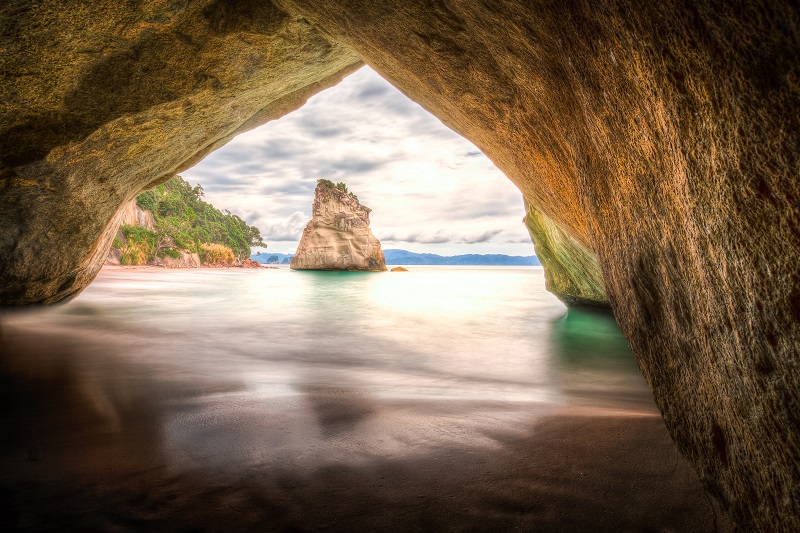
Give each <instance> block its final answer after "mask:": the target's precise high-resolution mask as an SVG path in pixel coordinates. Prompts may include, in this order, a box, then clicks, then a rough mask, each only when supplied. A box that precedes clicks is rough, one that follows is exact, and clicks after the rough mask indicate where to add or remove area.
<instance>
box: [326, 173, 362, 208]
mask: <svg viewBox="0 0 800 533" xmlns="http://www.w3.org/2000/svg"><path fill="white" fill-rule="evenodd" d="M317 184H318V185H324V186H325V187H328V188H329V189H339V190H340V191H342V192H343V193H345V194H348V195H350V197H351V198H353V199H354V200H355V201H356V202H357V201H358V196H356V195H355V194H353V193H351V192H349V191H348V190H347V185H345V183H344V182H343V181H340V182H339V183H336V184H334V183H333V182H332V181H331V180H326V179H324V178H323V179H318V180H317Z"/></svg>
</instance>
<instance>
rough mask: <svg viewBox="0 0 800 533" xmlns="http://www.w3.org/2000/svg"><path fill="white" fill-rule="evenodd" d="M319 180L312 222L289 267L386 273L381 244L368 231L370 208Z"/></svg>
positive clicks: (335, 187) (307, 225)
mask: <svg viewBox="0 0 800 533" xmlns="http://www.w3.org/2000/svg"><path fill="white" fill-rule="evenodd" d="M339 185H340V187H337V186H335V185H334V184H333V183H332V182H330V181H327V180H319V182H318V183H317V188H316V190H315V191H314V206H313V209H312V216H311V220H310V221H309V222H308V224H306V227H305V229H304V230H303V236H302V238H301V239H300V244H299V245H298V247H297V252H295V255H294V257H293V258H292V262H291V265H290V267H291V268H292V269H294V270H367V271H381V270H386V261H385V260H384V257H383V250H382V249H381V243H380V241H378V239H376V238H375V235H373V234H372V230H371V229H369V213H370V211H371V209H370V208H368V207H366V206H363V205H361V203H360V202H359V201H358V198H356V197H355V195H353V194H351V193H349V192H347V188H346V187H345V186H344V184H339Z"/></svg>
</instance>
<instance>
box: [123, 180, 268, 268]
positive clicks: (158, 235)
mask: <svg viewBox="0 0 800 533" xmlns="http://www.w3.org/2000/svg"><path fill="white" fill-rule="evenodd" d="M203 196H204V195H203V187H202V186H200V185H197V186H196V187H192V186H191V185H189V183H188V182H186V181H185V180H184V179H183V178H181V177H180V176H175V177H174V178H172V179H171V180H169V181H167V182H166V183H163V184H161V185H159V186H157V187H156V188H154V189H152V190H149V191H146V192H143V193H142V194H140V195H139V196H138V197H137V198H136V203H137V204H138V205H139V207H141V208H142V209H145V210H147V211H150V212H151V213H152V214H153V219H154V221H155V224H154V231H151V230H149V229H147V228H145V227H142V226H128V225H123V226H122V227H121V228H120V231H121V232H122V235H123V236H124V237H125V242H122V241H121V240H120V239H117V240H115V242H114V248H117V249H119V250H120V262H121V263H122V264H129V265H140V264H145V263H147V262H149V261H152V260H154V259H155V258H156V257H160V258H163V257H166V256H169V257H173V258H175V257H178V256H180V253H179V250H187V251H189V252H192V253H194V252H197V253H199V254H200V257H201V259H202V260H203V261H204V262H208V263H222V262H228V263H230V262H233V261H235V260H236V259H240V260H241V259H244V258H247V257H249V256H250V247H251V246H266V244H265V243H264V242H263V239H262V238H261V232H260V231H259V229H258V228H256V227H254V226H250V225H248V224H247V222H245V221H244V220H242V219H241V218H240V217H238V216H237V215H234V214H233V213H231V212H230V211H227V210H225V211H220V210H219V209H217V208H216V207H214V206H213V205H211V204H209V203H208V202H206V201H204V200H203ZM223 248H224V249H227V252H225V251H224V250H223Z"/></svg>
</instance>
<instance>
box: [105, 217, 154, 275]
mask: <svg viewBox="0 0 800 533" xmlns="http://www.w3.org/2000/svg"><path fill="white" fill-rule="evenodd" d="M120 232H121V233H122V236H123V238H124V241H123V240H122V239H119V238H116V239H114V243H115V245H117V244H118V245H119V251H120V257H119V262H120V263H121V264H123V265H146V264H147V263H148V261H150V260H151V259H152V258H153V256H154V254H155V248H156V244H157V242H158V235H156V233H155V232H153V231H150V230H149V229H147V228H144V227H142V226H128V225H123V226H121V227H120Z"/></svg>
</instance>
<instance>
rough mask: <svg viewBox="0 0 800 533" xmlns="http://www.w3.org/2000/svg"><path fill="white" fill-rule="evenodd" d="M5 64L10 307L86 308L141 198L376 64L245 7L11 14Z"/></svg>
mask: <svg viewBox="0 0 800 533" xmlns="http://www.w3.org/2000/svg"><path fill="white" fill-rule="evenodd" d="M0 57H2V58H3V60H2V61H1V62H0V73H1V74H0V95H2V98H0V258H2V259H1V260H0V303H2V304H3V305H23V304H31V303H41V304H47V303H54V302H58V301H63V300H67V299H69V298H72V297H74V296H75V295H77V294H78V293H79V292H80V291H81V290H82V289H83V288H84V287H86V285H88V284H89V283H90V282H91V280H92V279H93V278H94V276H95V275H96V274H97V271H98V270H99V268H100V267H101V266H102V264H103V262H104V261H105V259H106V256H107V255H108V250H109V248H110V246H111V243H112V241H113V239H114V235H115V234H116V228H117V224H118V221H119V218H118V216H117V215H118V214H119V211H120V210H121V209H122V208H123V206H125V205H126V204H127V203H128V202H129V201H130V200H132V199H133V198H135V197H136V195H137V194H139V192H141V191H142V190H145V189H148V188H151V187H153V186H155V185H156V184H158V183H161V182H163V181H166V180H168V179H169V178H171V177H173V176H174V175H175V174H177V173H178V172H180V171H181V170H183V169H186V168H189V167H191V166H192V165H194V164H195V163H197V162H198V161H199V160H201V159H202V158H203V157H204V156H205V155H206V154H208V153H209V152H211V151H213V150H214V149H216V148H218V147H220V146H222V145H223V144H225V143H226V142H227V141H228V140H230V139H232V138H233V137H234V136H235V135H236V134H238V133H240V132H242V131H246V130H248V129H252V128H254V127H256V126H258V125H260V124H263V123H264V122H267V121H269V120H272V119H275V118H278V117H280V116H283V115H285V114H286V113H288V112H290V111H293V110H294V109H297V108H298V107H300V106H301V105H303V103H305V101H306V99H307V98H308V97H310V96H311V95H313V94H315V93H317V92H319V91H321V90H322V89H325V88H327V87H330V86H331V85H333V84H335V83H337V82H338V81H339V80H341V79H342V77H344V76H345V75H346V74H347V73H349V72H352V71H353V70H354V69H356V68H358V67H359V66H360V65H361V60H360V59H359V57H358V56H356V55H355V54H353V53H352V52H351V51H350V50H349V49H347V48H346V47H343V46H341V45H339V44H336V43H334V42H331V41H329V40H328V39H327V38H326V37H324V36H322V35H321V34H320V33H319V32H317V31H315V30H314V29H313V28H312V27H311V26H310V25H309V24H308V23H307V22H305V21H304V20H302V18H301V17H299V16H293V15H289V14H287V13H286V12H284V11H282V10H280V9H278V8H276V7H275V6H274V5H272V4H271V3H270V2H249V1H244V0H201V1H198V2H178V3H176V2H123V3H119V2H111V1H99V2H92V3H91V5H89V4H85V3H81V2H45V3H42V2H39V1H35V0H22V1H19V2H2V3H0ZM45 258H47V259H45Z"/></svg>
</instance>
